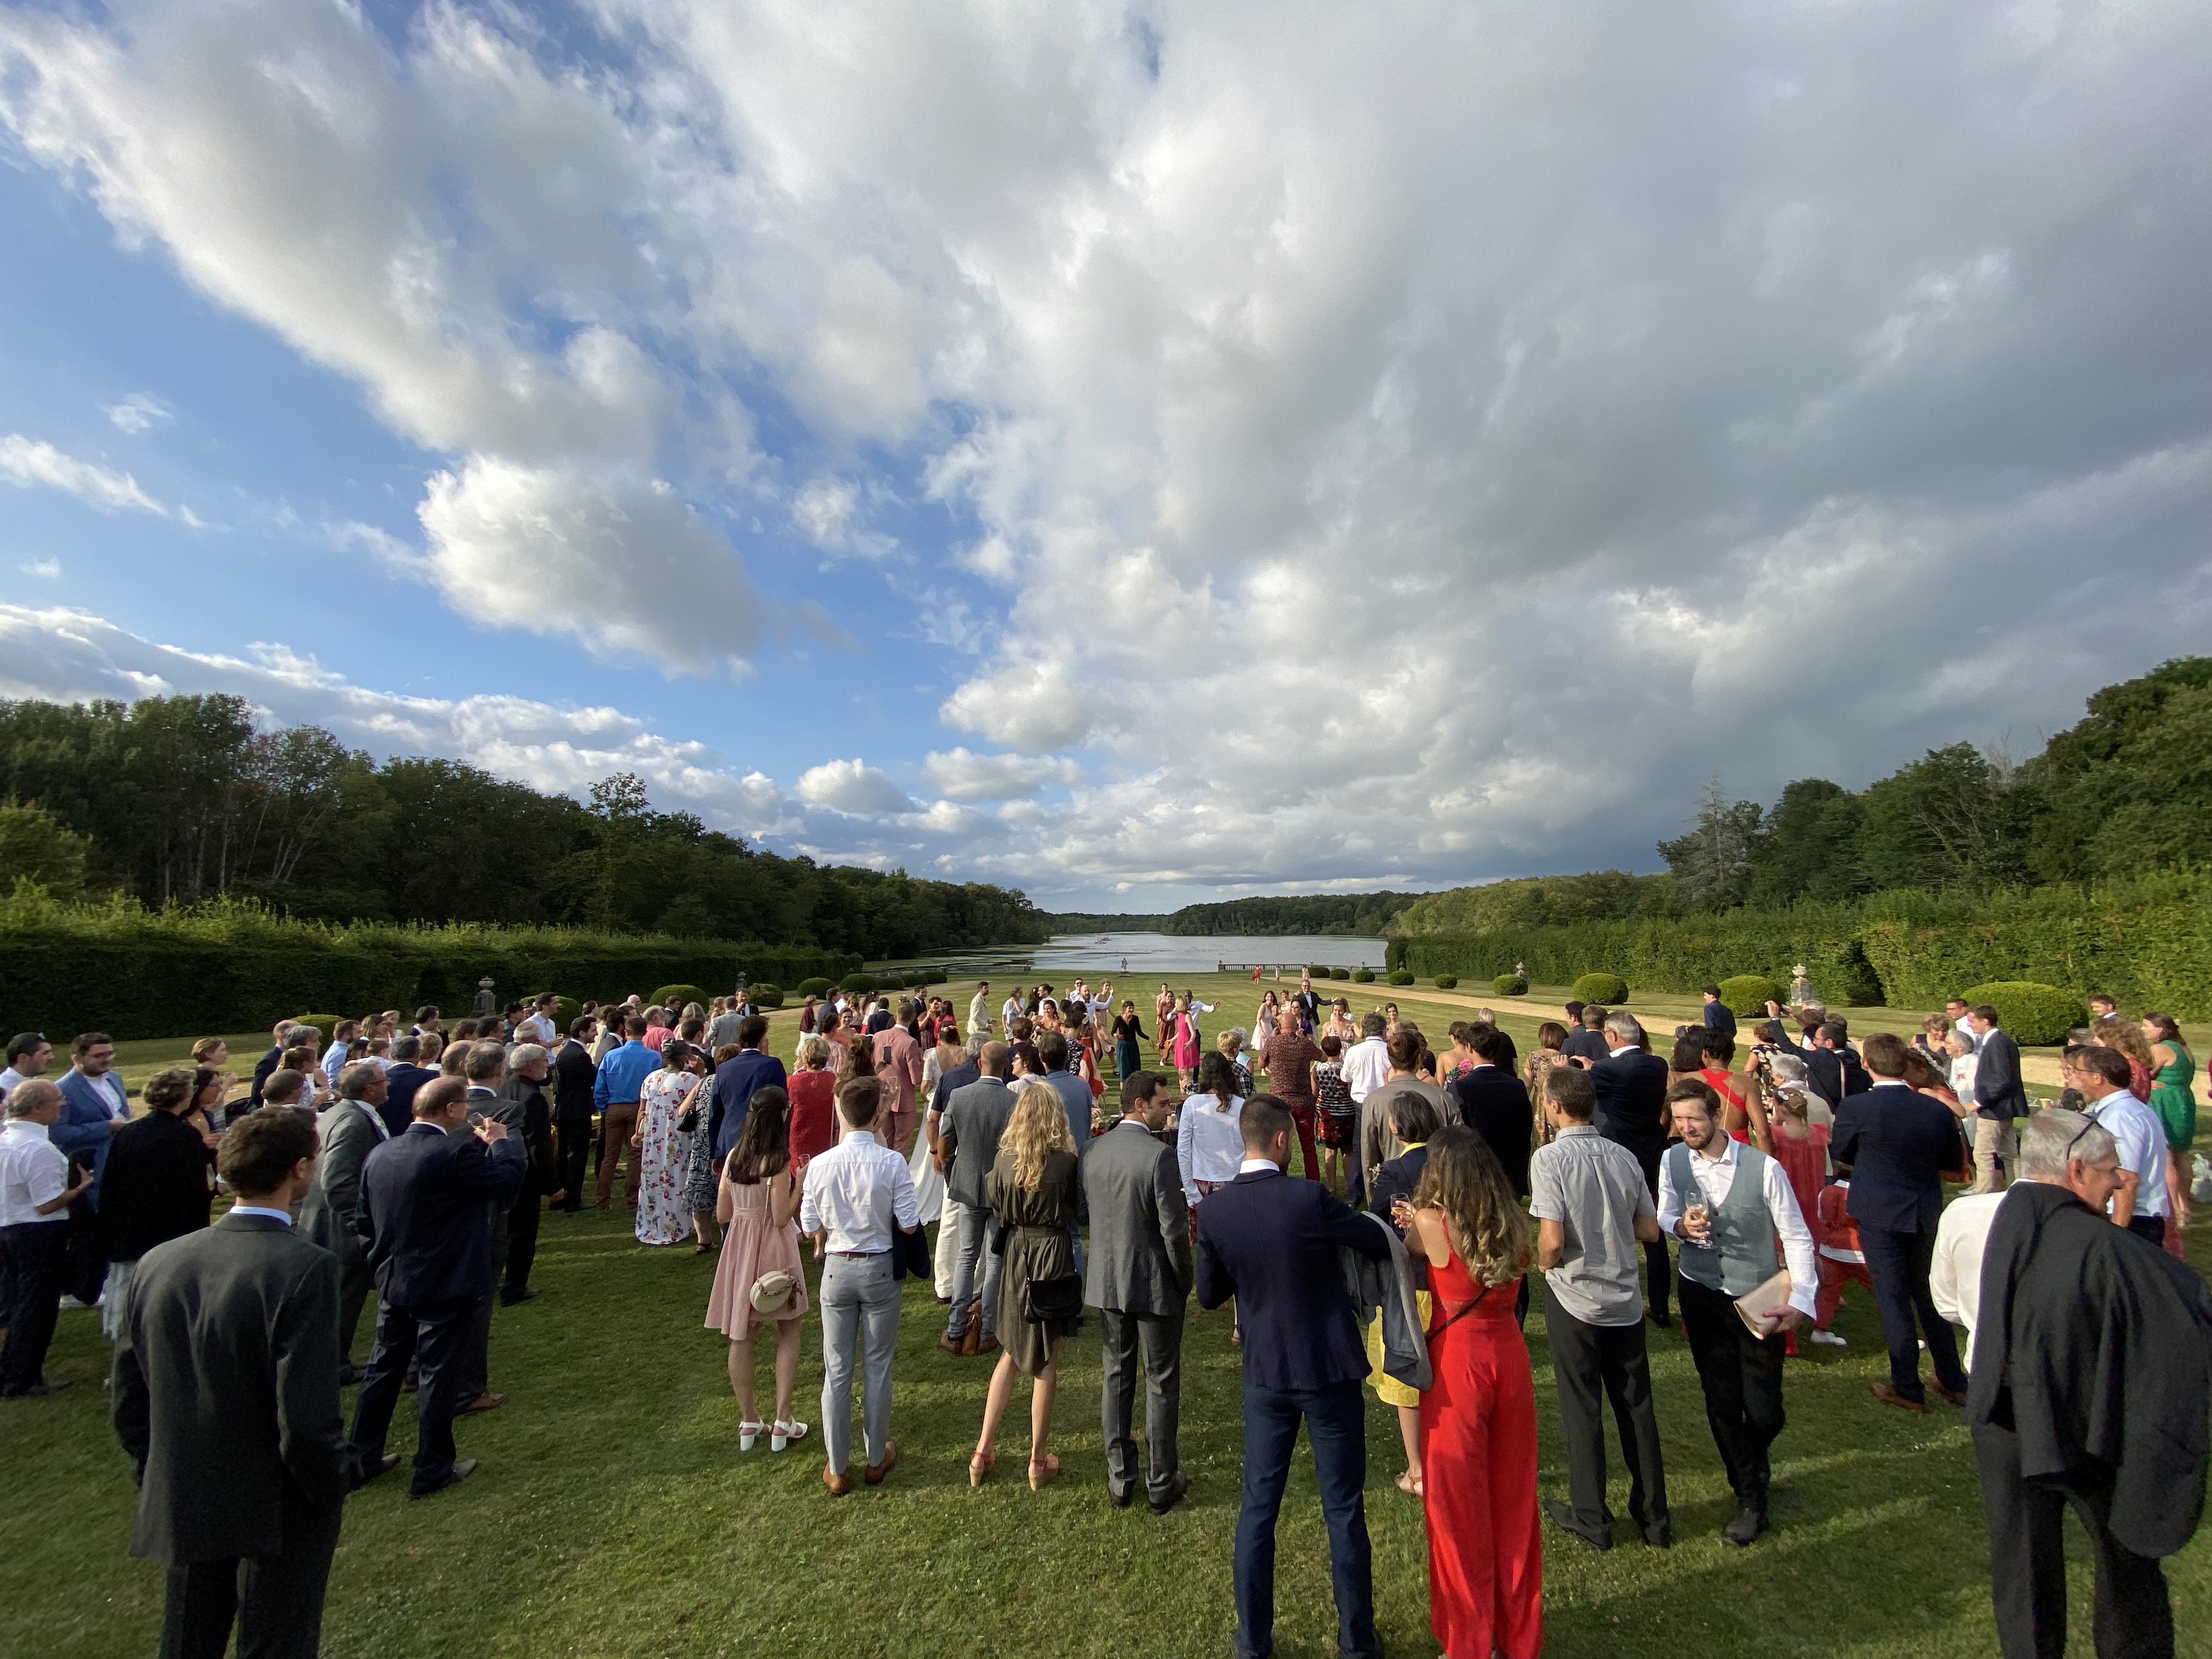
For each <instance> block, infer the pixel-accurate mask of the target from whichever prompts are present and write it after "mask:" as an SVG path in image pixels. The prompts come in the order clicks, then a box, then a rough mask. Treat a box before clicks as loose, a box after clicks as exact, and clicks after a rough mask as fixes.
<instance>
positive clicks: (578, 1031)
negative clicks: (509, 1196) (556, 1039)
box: [550, 1014, 599, 1215]
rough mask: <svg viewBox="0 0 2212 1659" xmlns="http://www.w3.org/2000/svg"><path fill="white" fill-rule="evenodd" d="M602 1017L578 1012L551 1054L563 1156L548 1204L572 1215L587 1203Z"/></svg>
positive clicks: (558, 1147)
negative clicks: (595, 1052) (596, 1056)
mask: <svg viewBox="0 0 2212 1659" xmlns="http://www.w3.org/2000/svg"><path fill="white" fill-rule="evenodd" d="M598 1035H599V1022H598V1021H597V1020H595V1019H593V1018H592V1016H591V1015H589V1014H579V1015H578V1016H577V1017H576V1018H574V1019H572V1020H570V1021H569V1022H568V1040H567V1041H566V1042H562V1045H561V1046H560V1048H558V1049H556V1051H555V1052H554V1055H553V1139H554V1145H555V1147H556V1151H557V1153H558V1157H559V1160H560V1162H559V1166H558V1168H557V1170H556V1173H555V1176H554V1181H555V1182H556V1191H555V1193H554V1195H553V1198H552V1200H550V1207H551V1208H553V1209H556V1210H560V1211H562V1212H566V1213H568V1214H571V1215H573V1214H574V1213H575V1212H577V1211H578V1210H580V1209H582V1208H583V1207H584V1180H585V1177H586V1176H587V1175H588V1174H589V1173H590V1170H591V1164H592V1085H593V1084H595V1083H597V1082H598V1081H599V1064H598V1062H597V1061H595V1060H592V1043H593V1042H595V1041H596V1040H597V1038H598Z"/></svg>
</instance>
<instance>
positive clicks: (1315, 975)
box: [1306, 962, 1328, 979]
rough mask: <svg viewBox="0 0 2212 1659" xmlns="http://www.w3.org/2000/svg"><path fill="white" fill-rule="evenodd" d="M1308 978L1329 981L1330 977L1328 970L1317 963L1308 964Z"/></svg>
mask: <svg viewBox="0 0 2212 1659" xmlns="http://www.w3.org/2000/svg"><path fill="white" fill-rule="evenodd" d="M1306 977H1307V978H1308V979H1327V978H1328V969H1326V968H1324V967H1322V965H1321V963H1317V962H1310V963H1306Z"/></svg>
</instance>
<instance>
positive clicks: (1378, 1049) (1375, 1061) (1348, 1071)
mask: <svg viewBox="0 0 2212 1659" xmlns="http://www.w3.org/2000/svg"><path fill="white" fill-rule="evenodd" d="M1389 1075H1390V1045H1389V1043H1387V1042H1383V1039H1382V1038H1381V1037H1366V1038H1363V1039H1362V1040H1361V1041H1359V1042H1355V1043H1353V1044H1352V1047H1350V1048H1346V1050H1345V1051H1344V1086H1345V1087H1346V1089H1348V1090H1350V1091H1352V1104H1353V1105H1355V1106H1357V1105H1358V1104H1360V1103H1362V1102H1364V1100H1365V1099H1366V1098H1367V1097H1368V1096H1370V1095H1371V1094H1373V1093H1374V1092H1375V1091H1376V1090H1377V1089H1379V1088H1381V1087H1382V1086H1383V1083H1384V1082H1385V1081H1386V1080H1387V1079H1389Z"/></svg>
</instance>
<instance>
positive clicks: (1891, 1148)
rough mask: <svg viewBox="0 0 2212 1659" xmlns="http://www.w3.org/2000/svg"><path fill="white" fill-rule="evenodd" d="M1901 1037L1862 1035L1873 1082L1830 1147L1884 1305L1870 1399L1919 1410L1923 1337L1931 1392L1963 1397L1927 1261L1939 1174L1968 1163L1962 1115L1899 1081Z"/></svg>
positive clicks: (1848, 1106) (1939, 1197) (1840, 1113)
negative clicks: (1845, 1177) (1880, 1359)
mask: <svg viewBox="0 0 2212 1659" xmlns="http://www.w3.org/2000/svg"><path fill="white" fill-rule="evenodd" d="M1908 1052H1910V1051H1909V1050H1908V1049H1907V1048H1905V1039H1904V1038H1903V1037H1901V1036H1898V1035H1897V1034H1896V1033H1895V1032H1894V1031H1876V1032H1875V1034H1874V1035H1873V1036H1870V1037H1869V1038H1868V1039H1867V1040H1866V1049H1865V1054H1864V1058H1865V1060H1866V1068H1867V1070H1868V1071H1869V1072H1870V1073H1873V1075H1874V1086H1873V1087H1872V1088H1870V1089H1868V1090H1867V1091H1864V1092H1863V1093H1861V1094H1856V1095H1851V1096H1850V1097H1847V1098H1846V1099H1845V1100H1844V1103H1843V1105H1842V1106H1841V1107H1840V1108H1839V1109H1838V1110H1837V1113H1836V1127H1835V1130H1834V1132H1833V1133H1832V1137H1831V1139H1830V1140H1829V1143H1828V1155H1829V1157H1831V1158H1833V1159H1834V1160H1835V1161H1836V1162H1837V1164H1849V1165H1850V1170H1851V1195H1850V1200H1848V1201H1847V1202H1846V1204H1845V1206H1844V1208H1845V1209H1846V1210H1847V1211H1848V1212H1850V1218H1851V1219H1852V1220H1854V1221H1856V1222H1857V1223H1858V1227H1859V1247H1860V1249H1863V1250H1864V1251H1865V1253H1866V1265H1867V1273H1868V1275H1869V1277H1870V1278H1871V1279H1873V1280H1874V1293H1875V1301H1876V1303H1877V1304H1879V1305H1880V1307H1881V1334H1882V1335H1883V1336H1884V1337H1885V1338H1886V1339H1887V1341H1888V1343H1889V1381H1888V1382H1887V1383H1883V1382H1881V1381H1878V1380H1877V1381H1875V1382H1873V1383H1869V1384H1868V1385H1867V1386H1868V1387H1869V1389H1872V1390H1873V1391H1874V1396H1875V1399H1877V1400H1879V1401H1882V1402H1883V1403H1884V1404H1885V1405H1890V1406H1896V1407H1901V1408H1902V1409H1904V1410H1905V1411H1913V1412H1917V1411H1923V1410H1925V1409H1926V1407H1927V1403H1928V1402H1927V1395H1926V1393H1925V1392H1924V1391H1923V1389H1922V1388H1921V1385H1920V1346H1919V1340H1918V1336H1917V1335H1916V1334H1915V1333H1914V1329H1913V1326H1914V1322H1915V1319H1916V1316H1917V1322H1918V1325H1919V1335H1924V1336H1925V1337H1926V1338H1927V1339H1928V1358H1929V1359H1930V1360H1932V1361H1933V1362H1935V1366H1936V1393H1938V1394H1940V1395H1942V1396H1943V1398H1944V1399H1946V1400H1948V1401H1950V1402H1951V1403H1952V1404H1953V1405H1954V1406H1963V1405H1965V1404H1966V1372H1965V1371H1964V1370H1961V1369H1960V1365H1959V1342H1958V1338H1957V1337H1956V1336H1955V1335H1954V1334H1953V1332H1952V1329H1951V1322H1950V1321H1948V1320H1947V1319H1945V1318H1944V1317H1943V1316H1942V1315H1941V1314H1939V1313H1937V1312H1936V1298H1935V1297H1934V1296H1933V1295H1932V1294H1931V1293H1930V1292H1929V1288H1928V1268H1929V1263H1930V1262H1931V1261H1933V1260H1934V1259H1935V1255H1936V1223H1937V1222H1938V1221H1939V1220H1941V1219H1942V1214H1943V1182H1942V1176H1943V1175H1944V1173H1945V1172H1946V1171H1948V1170H1956V1169H1958V1168H1960V1166H1961V1165H1962V1164H1964V1163H1965V1161H1966V1146H1965V1143H1964V1142H1963V1141H1961V1140H1960V1137H1959V1120H1958V1119H1957V1118H1955V1117H1954V1116H1952V1115H1951V1109H1950V1108H1949V1107H1948V1106H1946V1105H1944V1104H1943V1103H1942V1102H1941V1101H1939V1100H1933V1099H1930V1098H1929V1097H1928V1096H1926V1095H1923V1094H1922V1093H1921V1092H1920V1091H1918V1090H1917V1089H1914V1088H1911V1086H1909V1085H1907V1084H1906V1083H1905V1055H1906V1054H1907V1053H1908Z"/></svg>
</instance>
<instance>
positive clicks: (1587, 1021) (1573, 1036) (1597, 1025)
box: [1559, 1002, 1613, 1066]
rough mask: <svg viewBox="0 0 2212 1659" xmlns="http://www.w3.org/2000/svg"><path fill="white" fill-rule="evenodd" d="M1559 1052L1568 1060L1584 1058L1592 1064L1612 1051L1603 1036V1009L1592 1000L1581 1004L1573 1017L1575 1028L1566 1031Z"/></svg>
mask: <svg viewBox="0 0 2212 1659" xmlns="http://www.w3.org/2000/svg"><path fill="white" fill-rule="evenodd" d="M1559 1052H1560V1053H1561V1054H1565V1055H1566V1056H1567V1058H1568V1059H1570V1060H1588V1061H1589V1063H1590V1064H1591V1065H1593V1066H1595V1065H1596V1064H1597V1063H1598V1061H1600V1060H1603V1059H1604V1058H1605V1057H1606V1055H1607V1054H1610V1053H1612V1052H1613V1050H1612V1047H1611V1045H1610V1044H1608V1043H1607V1042H1606V1037H1605V1010H1604V1009H1602V1008H1601V1007H1599V1006H1597V1005H1596V1004H1595V1003H1594V1002H1591V1003H1584V1004H1583V1005H1582V1006H1581V1012H1579V1013H1577V1015H1576V1017H1575V1028H1574V1030H1571V1031H1569V1032H1568V1033H1567V1040H1566V1041H1565V1042H1563V1043H1561V1044H1560V1045H1559Z"/></svg>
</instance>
